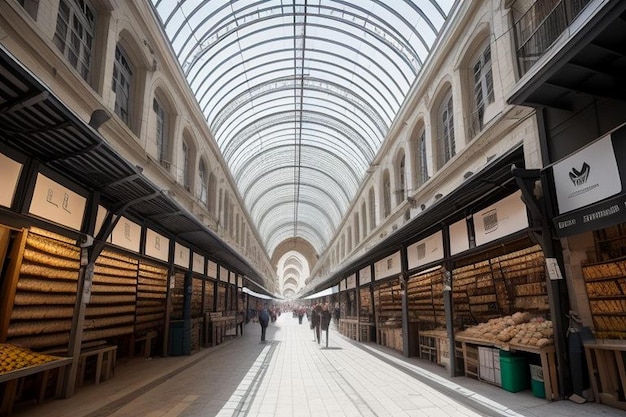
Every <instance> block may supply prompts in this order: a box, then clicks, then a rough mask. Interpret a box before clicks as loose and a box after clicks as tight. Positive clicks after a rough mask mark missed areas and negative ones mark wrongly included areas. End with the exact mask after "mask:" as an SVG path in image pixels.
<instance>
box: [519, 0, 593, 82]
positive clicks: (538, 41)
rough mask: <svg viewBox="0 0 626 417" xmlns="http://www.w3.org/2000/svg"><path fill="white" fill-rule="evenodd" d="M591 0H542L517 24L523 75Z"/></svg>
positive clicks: (520, 68)
mask: <svg viewBox="0 0 626 417" xmlns="http://www.w3.org/2000/svg"><path fill="white" fill-rule="evenodd" d="M590 2H591V0H560V1H558V0H539V1H537V2H535V3H534V4H533V5H532V6H531V7H530V9H528V11H526V13H524V15H523V16H522V17H521V18H520V19H519V20H517V22H516V23H515V32H514V33H515V44H516V50H517V62H518V65H519V73H520V76H523V75H524V74H526V72H528V70H530V68H532V66H533V65H534V64H535V63H536V62H537V61H538V60H539V58H541V56H542V55H543V54H545V53H546V51H548V49H550V47H551V46H552V44H553V43H554V41H556V39H557V38H558V37H559V36H560V35H561V33H563V32H564V31H565V30H566V29H567V27H568V26H569V25H570V24H571V23H572V21H573V20H574V19H575V18H576V16H578V15H579V14H580V12H581V11H582V10H583V9H584V8H585V7H586V6H587V5H588V4H589V3H590Z"/></svg>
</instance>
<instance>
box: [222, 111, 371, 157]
mask: <svg viewBox="0 0 626 417" xmlns="http://www.w3.org/2000/svg"><path fill="white" fill-rule="evenodd" d="M313 116H316V117H313ZM295 121H298V119H297V118H296V117H295V116H294V114H293V112H290V111H283V112H281V113H274V114H271V115H270V117H266V118H265V119H264V121H263V123H264V124H263V126H259V124H258V123H256V121H253V122H250V123H249V124H248V125H246V126H244V127H243V128H242V130H240V133H239V134H238V135H235V136H233V138H232V140H231V141H230V142H228V144H229V145H227V144H226V143H222V144H221V146H222V149H223V150H224V151H223V153H224V156H225V157H227V159H228V160H230V158H232V157H234V156H235V155H238V153H239V152H240V150H241V149H240V148H242V147H243V148H244V149H245V148H246V147H249V146H250V142H251V141H253V140H254V138H255V137H257V136H258V135H260V134H263V135H265V134H269V133H271V132H272V131H273V130H276V129H278V128H280V127H281V126H285V125H290V124H292V123H294V122H295ZM301 123H306V124H307V125H306V126H303V127H302V129H310V127H309V125H310V126H311V127H312V126H319V127H320V128H319V129H317V130H318V131H320V132H323V131H324V129H326V130H327V133H326V135H327V136H328V140H329V141H333V140H334V139H335V138H339V137H344V138H345V140H344V142H346V143H351V144H353V146H354V149H355V151H358V152H359V153H360V154H361V155H363V156H364V157H365V158H367V159H368V160H369V161H371V160H372V158H373V157H374V155H375V153H374V152H375V149H376V148H375V147H374V146H375V145H378V144H377V143H370V142H368V141H367V140H365V139H366V138H364V137H362V136H360V135H359V134H358V131H356V130H355V129H354V127H353V126H351V125H345V123H342V121H341V120H340V119H337V118H333V119H330V118H328V117H326V115H325V114H320V115H317V114H316V115H311V114H310V113H307V114H306V115H305V116H303V117H302V120H301ZM329 132H333V134H332V135H331V134H330V133H329ZM227 147H231V149H227Z"/></svg>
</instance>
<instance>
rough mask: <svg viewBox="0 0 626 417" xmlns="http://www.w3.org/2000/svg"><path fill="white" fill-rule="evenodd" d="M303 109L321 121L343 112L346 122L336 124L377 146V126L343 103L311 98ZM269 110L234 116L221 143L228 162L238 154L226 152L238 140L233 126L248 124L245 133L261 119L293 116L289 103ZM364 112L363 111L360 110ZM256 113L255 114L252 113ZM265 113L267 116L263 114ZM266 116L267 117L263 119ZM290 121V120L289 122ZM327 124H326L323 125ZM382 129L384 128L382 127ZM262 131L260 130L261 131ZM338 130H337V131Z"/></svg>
mask: <svg viewBox="0 0 626 417" xmlns="http://www.w3.org/2000/svg"><path fill="white" fill-rule="evenodd" d="M269 101H276V100H272V99H269ZM317 101H321V102H322V103H324V104H328V103H330V104H333V105H335V107H337V108H332V107H330V106H328V105H324V106H323V105H321V104H316V102H317ZM264 103H265V101H260V102H258V101H256V102H255V107H259V104H264ZM303 107H306V108H307V114H314V115H320V116H321V117H320V118H319V119H320V120H322V119H324V118H331V117H333V115H334V114H336V113H337V112H338V111H340V110H343V113H342V114H343V115H344V117H345V118H346V120H345V122H344V120H342V119H339V118H337V117H333V119H334V120H335V121H336V122H338V123H339V122H343V123H342V124H344V125H345V124H347V125H348V126H350V127H351V130H352V131H353V132H354V134H355V135H357V137H358V136H360V137H363V138H364V139H369V140H368V141H367V142H368V143H371V144H373V145H376V144H377V142H375V140H376V139H377V138H378V137H379V135H380V134H381V133H382V132H376V130H375V126H372V124H370V123H368V122H367V121H365V120H364V119H363V117H361V115H360V114H359V113H357V112H355V111H353V110H351V109H349V108H348V107H347V106H345V105H342V104H341V103H335V102H333V101H331V100H328V99H324V98H322V97H320V98H318V97H309V98H307V102H306V104H304V105H303ZM313 108H316V109H319V111H312V110H309V109H313ZM268 110H272V112H271V113H270V112H268V111H266V110H254V109H253V108H248V109H241V110H240V111H239V112H238V113H239V114H238V115H237V116H236V117H234V116H233V118H232V120H231V122H229V126H227V127H226V128H225V131H224V132H223V134H224V135H225V136H226V139H225V140H223V141H222V142H221V144H222V146H223V147H224V148H225V152H224V153H225V156H226V157H227V158H228V160H229V161H230V158H231V157H232V154H233V152H236V151H237V149H235V150H233V151H230V150H229V151H226V149H227V148H228V146H229V145H228V144H229V143H230V142H232V140H233V139H236V138H237V133H231V132H233V130H235V129H236V127H237V126H233V127H232V128H231V126H230V125H231V124H234V125H241V124H243V122H244V121H245V122H246V123H247V124H246V126H244V127H243V130H244V131H245V130H246V128H247V127H248V126H251V125H255V122H256V121H257V120H259V119H263V118H267V117H269V116H275V115H280V114H285V113H289V114H293V110H292V105H291V104H289V103H282V104H277V105H273V106H272V107H271V108H270V109H268ZM359 110H362V109H359ZM252 112H254V113H252ZM263 113H265V114H263ZM362 113H363V114H365V115H366V114H367V113H366V112H365V111H362ZM262 116H265V117H262ZM307 120H310V118H307ZM289 121H290V120H289ZM359 121H360V122H362V125H361V124H359V123H358V122H359ZM338 123H335V124H334V125H338ZM322 124H325V123H322ZM267 126H268V125H267V124H266V125H265V126H264V127H267ZM381 128H382V127H381ZM259 130H260V129H259ZM335 130H337V129H335ZM359 130H360V131H361V133H360V134H359ZM249 133H250V135H248V137H247V138H249V137H250V136H251V135H253V134H255V133H257V132H256V131H255V132H249ZM338 133H341V134H342V135H343V136H346V135H345V133H344V132H339V131H338ZM247 138H241V139H240V140H239V142H241V143H245V142H246V139H247ZM351 142H352V143H354V142H355V141H351ZM227 152H230V155H226V153H227ZM363 152H364V153H366V154H368V155H371V154H372V153H373V149H369V150H363Z"/></svg>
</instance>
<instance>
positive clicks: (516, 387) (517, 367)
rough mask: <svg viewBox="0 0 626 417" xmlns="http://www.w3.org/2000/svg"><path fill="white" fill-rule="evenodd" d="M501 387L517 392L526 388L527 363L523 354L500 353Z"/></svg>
mask: <svg viewBox="0 0 626 417" xmlns="http://www.w3.org/2000/svg"><path fill="white" fill-rule="evenodd" d="M500 376H501V379H502V388H503V389H505V390H507V391H509V392H519V391H523V390H525V389H527V388H528V363H527V362H526V357H524V356H514V355H500Z"/></svg>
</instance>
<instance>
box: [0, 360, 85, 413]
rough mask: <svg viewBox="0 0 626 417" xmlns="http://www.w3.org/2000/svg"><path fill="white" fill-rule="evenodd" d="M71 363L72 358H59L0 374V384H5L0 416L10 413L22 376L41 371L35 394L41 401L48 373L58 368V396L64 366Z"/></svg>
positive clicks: (59, 394) (56, 395) (56, 394)
mask: <svg viewBox="0 0 626 417" xmlns="http://www.w3.org/2000/svg"><path fill="white" fill-rule="evenodd" d="M71 363H72V358H60V359H56V360H53V361H51V362H47V363H44V364H42V365H36V366H29V367H26V368H22V369H18V370H15V371H12V372H7V373H5V374H0V384H2V383H4V384H5V386H4V391H3V395H2V403H1V405H0V416H2V417H5V416H9V415H11V413H12V411H13V404H14V403H15V396H16V395H17V388H18V386H19V383H20V382H21V381H22V378H24V377H27V376H29V375H34V374H37V373H40V372H41V373H42V380H41V382H40V386H39V393H38V396H37V401H39V402H41V401H43V399H44V396H45V394H46V387H47V385H48V378H49V377H50V373H51V372H52V370H54V369H58V370H59V372H58V374H57V383H56V392H55V397H57V398H58V397H60V396H61V390H62V382H63V377H64V374H65V368H66V367H67V366H68V365H70V364H71Z"/></svg>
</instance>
